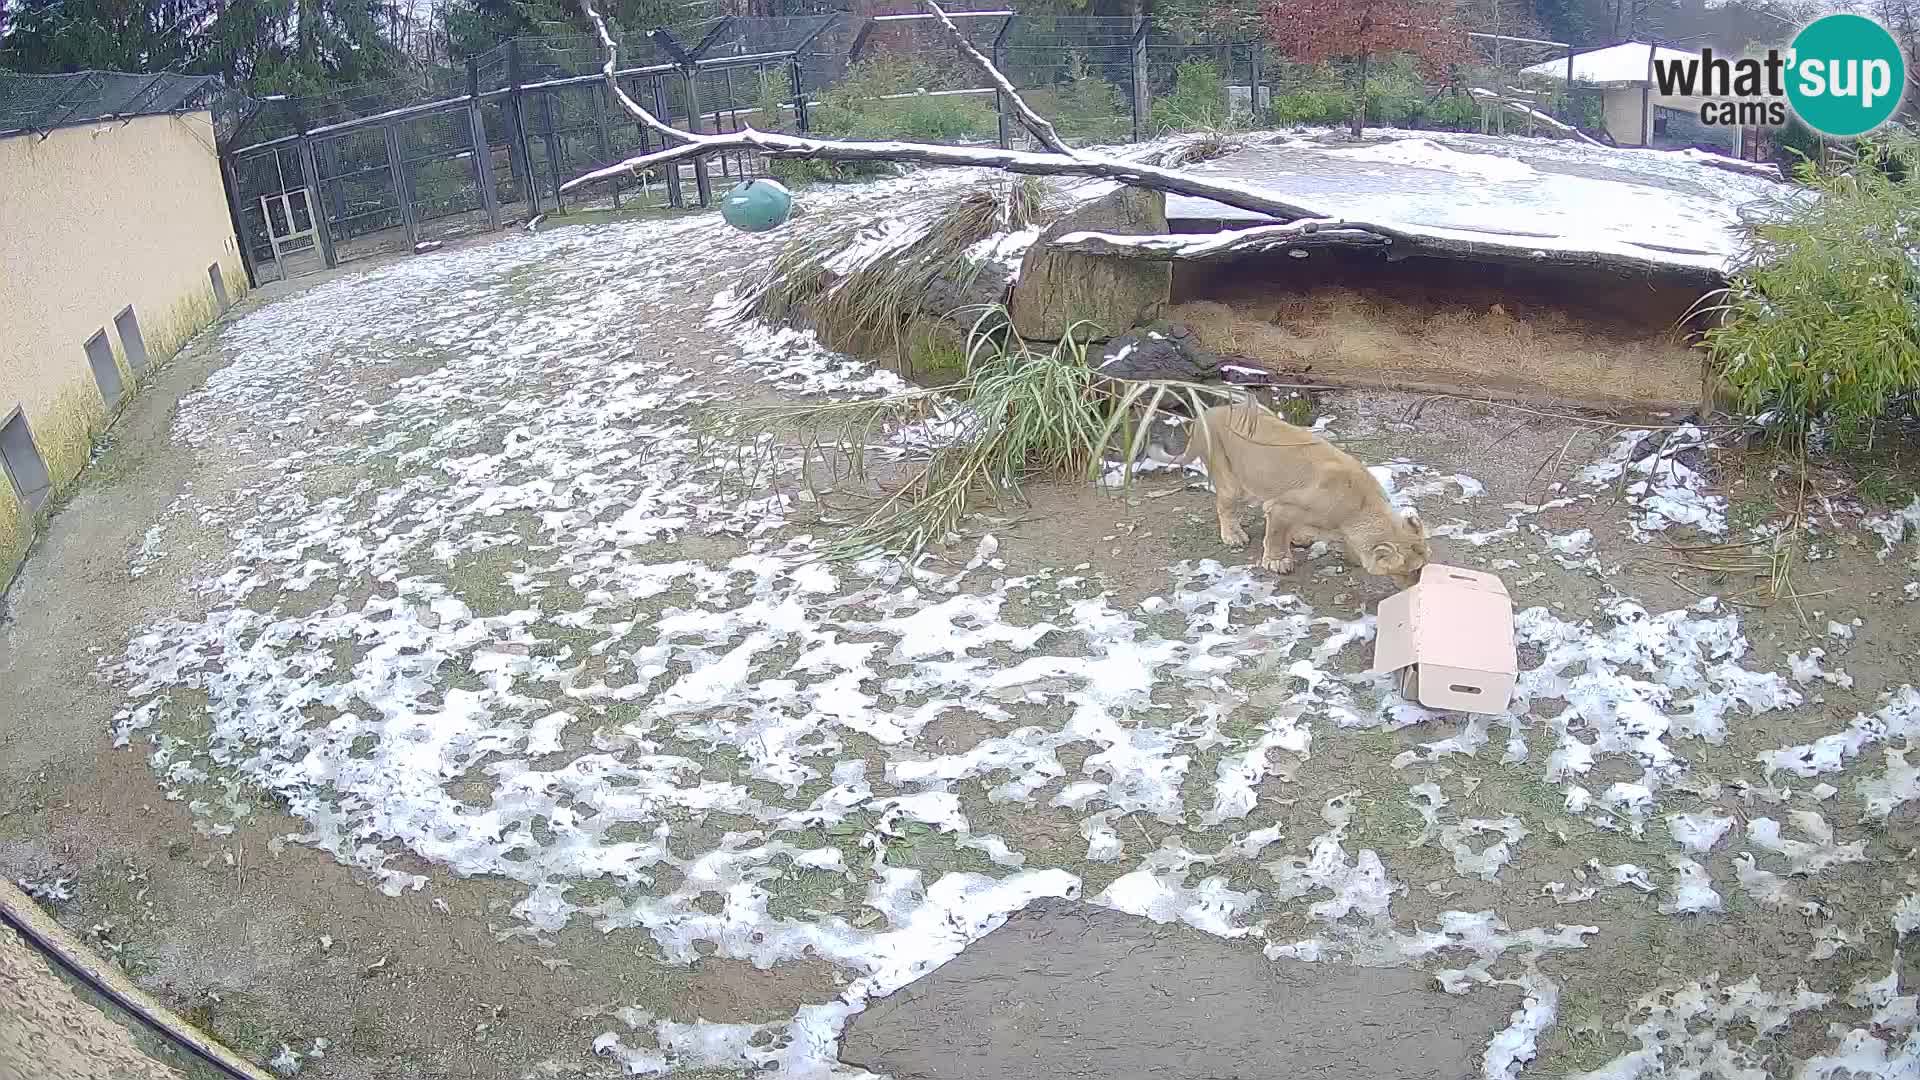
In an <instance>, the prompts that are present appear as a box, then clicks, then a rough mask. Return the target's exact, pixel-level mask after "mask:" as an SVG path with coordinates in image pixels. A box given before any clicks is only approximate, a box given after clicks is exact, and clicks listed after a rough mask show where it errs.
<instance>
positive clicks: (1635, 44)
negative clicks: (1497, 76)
mask: <svg viewBox="0 0 1920 1080" xmlns="http://www.w3.org/2000/svg"><path fill="white" fill-rule="evenodd" d="M1654 57H1659V58H1660V59H1662V60H1697V59H1699V57H1698V55H1696V54H1694V53H1689V52H1682V51H1681V50H1679V49H1669V48H1666V47H1664V46H1656V45H1653V44H1651V43H1649V42H1644V41H1629V42H1625V43H1623V44H1620V45H1610V46H1608V47H1607V48H1604V49H1595V50H1593V51H1592V52H1584V53H1576V54H1575V55H1574V58H1573V81H1574V82H1576V83H1584V84H1586V85H1588V86H1639V85H1641V84H1643V83H1650V82H1652V81H1653V58H1654ZM1520 74H1522V75H1529V76H1535V77H1538V78H1543V79H1555V80H1558V81H1560V82H1565V81H1567V61H1566V59H1565V58H1564V57H1563V58H1561V59H1559V60H1548V61H1546V62H1544V63H1539V64H1534V65H1532V66H1531V67H1524V68H1521V69H1520Z"/></svg>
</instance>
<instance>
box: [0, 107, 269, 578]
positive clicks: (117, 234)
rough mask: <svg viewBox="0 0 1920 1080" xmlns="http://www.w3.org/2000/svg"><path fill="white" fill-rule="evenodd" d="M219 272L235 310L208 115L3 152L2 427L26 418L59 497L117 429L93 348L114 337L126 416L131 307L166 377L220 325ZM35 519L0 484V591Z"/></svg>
mask: <svg viewBox="0 0 1920 1080" xmlns="http://www.w3.org/2000/svg"><path fill="white" fill-rule="evenodd" d="M215 263H218V264H219V265H220V266H221V267H222V276H223V278H224V280H225V284H226V288H227V295H228V297H229V299H237V298H238V297H239V296H240V295H241V294H243V293H245V292H246V288H247V277H246V271H245V269H244V268H243V266H242V264H241V262H240V255H239V247H238V246H237V244H236V243H235V241H234V236H233V227H232V224H231V222H230V220H229V218H228V216H227V203H226V194H225V192H224V190H223V189H222V187H221V183H220V166H219V160H218V158H217V157H216V156H215V152H214V147H213V122H212V117H211V116H210V115H209V114H207V113H205V112H200V113H186V114H183V115H180V116H146V117H140V118H138V119H135V120H132V121H129V122H126V123H119V122H108V123H97V124H84V125H78V126H75V127H67V128H60V129H57V130H55V131H53V132H52V133H50V134H49V135H48V136H47V137H46V138H45V139H42V138H40V137H39V136H38V135H34V134H31V133H29V134H26V135H16V136H11V137H8V138H4V139H0V423H4V422H5V419H6V417H7V415H8V414H10V413H11V412H12V411H13V409H14V406H16V405H18V406H19V407H20V408H21V410H22V412H23V413H24V414H25V415H26V418H27V422H28V424H30V425H31V426H32V429H33V439H34V442H35V444H36V445H37V446H38V447H39V451H40V455H41V457H42V458H44V459H45V461H46V464H47V469H48V471H49V472H50V473H51V474H52V478H53V490H54V494H55V495H57V494H58V493H59V492H60V491H61V490H62V489H64V488H66V487H68V486H70V485H71V484H72V483H73V481H74V478H75V476H77V475H78V474H79V472H80V469H81V467H82V466H83V465H85V464H86V461H87V455H88V453H89V450H90V449H91V443H92V440H93V437H94V436H95V435H97V434H98V433H99V432H100V431H101V430H102V429H103V428H105V426H106V425H107V423H108V422H109V421H110V420H111V415H110V413H109V408H108V404H107V403H106V402H104V401H103V400H102V399H101V395H100V391H99V389H98V387H97V385H96V384H95V381H94V376H93V372H92V371H91V370H90V369H89V368H88V366H87V361H86V356H85V354H84V352H83V351H82V347H83V346H84V345H85V343H86V341H87V339H88V338H90V337H92V336H93V335H94V333H95V332H97V331H99V330H101V329H105V330H106V332H107V339H108V340H109V341H110V342H111V343H112V345H113V350H114V355H115V361H116V363H118V364H119V366H120V371H121V378H122V380H123V381H124V383H125V385H126V387H127V393H126V394H125V395H123V397H122V398H121V401H122V402H124V401H125V400H126V399H127V397H130V396H131V394H132V393H133V392H135V380H134V376H133V373H132V371H131V369H130V368H129V367H128V362H127V358H126V355H125V352H124V350H123V348H122V346H121V342H120V336H119V334H118V333H117V332H116V331H115V328H114V322H113V320H114V316H115V315H117V314H119V312H120V311H121V309H123V308H125V307H126V306H127V305H129V304H131V305H133V309H134V312H135V314H136V315H137V316H138V317H139V321H140V329H141V332H142V336H143V337H144V338H145V340H146V346H147V353H148V356H149V358H150V361H149V362H150V363H153V364H157V363H159V362H160V361H162V360H164V359H165V358H167V357H170V356H172V355H173V354H174V353H175V352H176V351H178V350H179V348H180V346H181V345H182V344H184V343H185V342H186V340H187V339H188V338H189V337H191V336H193V334H194V333H195V332H196V331H198V330H199V329H200V328H202V327H204V326H206V325H207V324H208V323H210V322H212V321H213V319H214V318H215V317H216V316H217V315H218V314H219V309H218V308H217V306H216V305H215V302H214V294H213V287H212V284H211V282H210V280H209V278H208V275H207V267H208V266H209V265H212V264H215ZM44 508H45V507H44V504H43V507H42V509H44ZM34 516H35V515H34V514H33V512H32V511H31V509H30V508H29V507H28V506H27V504H26V503H25V502H24V501H23V500H21V499H20V497H19V495H18V493H16V492H15V491H14V488H13V485H12V484H10V483H8V482H7V481H6V479H5V478H4V477H3V476H0V587H4V585H5V583H6V582H7V581H8V580H10V579H11V578H12V575H13V571H14V569H15V568H16V567H17V566H18V565H19V562H20V559H21V557H22V556H23V555H24V554H25V552H26V548H27V544H28V542H29V541H30V539H31V537H32V533H33V528H34Z"/></svg>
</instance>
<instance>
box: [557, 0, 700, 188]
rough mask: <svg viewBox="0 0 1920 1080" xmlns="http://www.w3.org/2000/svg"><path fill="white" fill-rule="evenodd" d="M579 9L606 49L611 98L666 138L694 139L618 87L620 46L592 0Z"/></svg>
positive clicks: (582, 1)
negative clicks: (615, 73)
mask: <svg viewBox="0 0 1920 1080" xmlns="http://www.w3.org/2000/svg"><path fill="white" fill-rule="evenodd" d="M580 10H581V11H583V12H586V15H587V18H588V19H589V20H591V21H592V22H593V29H594V31H595V32H596V33H598V34H599V35H600V47H601V48H603V49H605V50H606V51H607V62H606V63H604V64H602V65H600V73H601V74H602V75H605V76H606V79H607V89H608V90H609V91H611V92H612V93H613V99H614V100H615V101H618V102H619V103H620V107H621V108H623V109H625V110H627V113H628V114H629V115H631V116H632V117H633V118H634V119H636V120H638V121H640V122H641V123H643V124H645V125H647V126H648V127H650V128H652V129H653V130H655V131H657V132H659V133H660V134H662V135H665V136H666V137H667V138H669V139H674V140H677V141H679V142H683V143H686V142H692V141H694V136H693V133H692V132H689V131H681V130H680V129H679V128H677V127H674V126H673V125H672V124H669V123H667V122H666V121H664V120H661V119H660V118H659V117H657V116H655V115H653V114H652V113H650V112H648V111H647V110H646V109H644V108H642V107H641V105H640V103H639V102H637V101H635V100H633V99H632V98H630V97H628V96H627V92H626V91H625V90H622V89H620V80H619V79H617V78H615V77H614V74H613V73H614V70H615V68H616V66H617V65H616V61H618V60H619V52H620V47H619V46H618V45H616V44H615V43H614V40H613V35H612V34H610V33H608V32H607V21H606V20H605V19H603V18H601V17H600V13H599V12H597V11H595V10H593V0H580ZM562 190H565V189H562Z"/></svg>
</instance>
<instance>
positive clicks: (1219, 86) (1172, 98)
mask: <svg viewBox="0 0 1920 1080" xmlns="http://www.w3.org/2000/svg"><path fill="white" fill-rule="evenodd" d="M1148 120H1149V123H1150V126H1151V127H1152V129H1153V132H1154V134H1156V135H1159V134H1165V133H1166V132H1169V131H1226V130H1230V129H1231V128H1232V127H1233V126H1234V120H1233V116H1232V115H1231V114H1230V113H1229V112H1228V110H1227V80H1226V78H1225V77H1224V76H1222V75H1221V74H1220V69H1219V68H1217V67H1215V66H1213V64H1211V63H1209V62H1207V61H1205V60H1188V61H1185V62H1183V63H1182V64H1181V65H1180V66H1179V67H1177V68H1175V69H1174V72H1173V92H1172V93H1170V94H1165V95H1162V96H1160V97H1158V98H1156V99H1155V100H1154V102H1153V107H1152V109H1151V110H1150V111H1149V112H1148Z"/></svg>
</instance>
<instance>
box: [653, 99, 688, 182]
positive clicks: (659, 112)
mask: <svg viewBox="0 0 1920 1080" xmlns="http://www.w3.org/2000/svg"><path fill="white" fill-rule="evenodd" d="M653 115H655V116H657V117H659V118H661V119H662V120H665V121H666V122H668V123H669V124H671V123H672V122H673V113H672V112H670V111H668V109H667V80H666V77H665V76H663V75H655V76H653ZM660 145H661V146H662V147H663V148H664V147H665V146H666V140H665V139H662V140H661V141H660ZM667 205H668V206H671V207H673V208H674V209H676V210H678V209H680V208H682V207H684V206H686V205H687V200H686V196H684V195H682V194H681V193H680V166H679V165H668V166H667Z"/></svg>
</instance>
